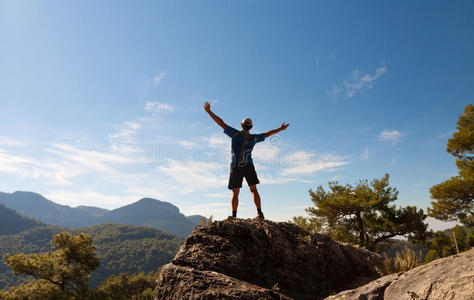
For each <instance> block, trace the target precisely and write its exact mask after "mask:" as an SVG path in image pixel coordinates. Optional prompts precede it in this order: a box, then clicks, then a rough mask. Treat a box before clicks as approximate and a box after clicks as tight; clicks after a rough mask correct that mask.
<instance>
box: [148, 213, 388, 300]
mask: <svg viewBox="0 0 474 300" xmlns="http://www.w3.org/2000/svg"><path fill="white" fill-rule="evenodd" d="M380 261H381V257H380V256H378V255H376V254H374V253H372V252H369V251H367V250H364V249H358V248H354V247H352V246H349V245H345V244H341V243H338V242H335V241H333V240H331V239H330V238H329V237H327V236H324V235H320V234H313V235H310V234H309V233H308V232H306V231H304V230H302V229H301V228H299V227H298V226H296V225H294V224H292V223H276V222H272V221H268V220H260V219H236V218H228V219H227V220H224V221H219V222H212V223H211V224H208V225H201V226H197V227H196V228H195V229H194V230H193V232H192V233H191V235H190V236H189V237H188V238H187V240H186V242H185V244H184V245H183V246H182V247H181V249H180V250H179V251H178V253H177V254H176V256H175V258H174V260H173V261H172V262H171V263H170V264H168V265H166V266H164V267H163V268H162V270H161V272H160V275H159V278H158V280H157V287H156V294H155V299H291V298H293V299H321V298H324V297H326V296H329V295H331V294H333V293H337V292H339V291H342V290H346V289H350V288H355V287H357V286H360V285H362V284H365V283H367V282H369V281H371V280H373V279H375V278H377V277H379V274H378V273H377V271H376V268H375V266H376V265H377V264H378V263H380Z"/></svg>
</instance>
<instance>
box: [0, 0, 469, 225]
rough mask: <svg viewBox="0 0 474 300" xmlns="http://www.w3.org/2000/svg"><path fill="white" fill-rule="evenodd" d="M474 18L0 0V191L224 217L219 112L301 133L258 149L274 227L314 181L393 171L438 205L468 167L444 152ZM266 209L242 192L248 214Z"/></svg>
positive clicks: (304, 5) (397, 8)
mask: <svg viewBox="0 0 474 300" xmlns="http://www.w3.org/2000/svg"><path fill="white" fill-rule="evenodd" d="M473 9H474V3H472V2H470V1H465V2H458V3H457V4H456V5H454V4H450V3H448V2H441V1H418V2H416V3H412V2H410V1H401V2H397V3H380V2H378V1H367V2H365V3H364V5H360V4H356V3H346V2H343V1H331V2H316V1H300V2H298V3H297V4H293V3H290V2H287V1H272V2H270V1H265V0H260V1H252V0H246V1H244V0H242V1H232V2H230V1H228V2H225V1H217V0H212V1H203V2H192V1H172V2H164V1H163V2H162V1H160V2H151V1H149V2H144V3H141V5H134V4H130V3H127V2H125V1H114V2H102V3H94V4H93V5H91V4H89V3H88V2H77V3H71V2H61V1H51V2H41V1H38V2H31V3H21V2H18V1H2V2H0V25H1V26H0V39H1V43H2V46H3V47H0V59H1V65H2V68H1V69H0V101H1V105H2V109H1V110H0V128H1V129H2V130H1V132H0V191H4V192H7V193H12V192H14V191H17V190H21V191H32V192H35V193H38V194H41V195H43V196H44V197H45V198H47V199H49V200H51V201H53V202H55V203H58V204H64V205H69V206H71V207H76V206H80V205H85V206H95V207H100V208H105V209H114V208H118V207H121V206H124V205H128V204H131V203H133V202H136V201H138V200H139V199H141V198H152V199H157V200H158V199H159V200H160V201H165V202H169V203H172V204H173V205H175V206H177V207H178V208H179V209H180V212H181V213H183V214H185V215H187V216H188V215H196V214H198V215H203V216H205V217H209V216H210V215H213V217H214V218H215V219H218V220H219V219H224V218H226V217H227V216H229V215H231V208H230V198H231V192H230V191H229V190H228V189H227V180H228V173H229V170H228V169H229V165H228V161H229V159H230V139H228V138H227V136H225V134H224V133H223V132H222V130H221V128H220V127H218V126H217V125H216V124H215V123H214V122H213V121H212V120H211V119H210V118H209V116H208V115H207V114H206V113H205V112H204V110H203V109H202V105H203V104H204V102H205V101H209V102H210V103H211V105H212V107H211V109H212V111H213V112H214V113H215V114H217V115H218V116H219V117H221V118H222V119H223V120H224V122H226V123H227V124H228V125H230V126H232V127H235V128H237V129H239V127H238V126H239V124H240V120H242V119H243V118H245V117H250V118H251V119H252V121H253V123H254V129H252V130H251V132H252V133H262V132H266V131H268V130H271V129H275V128H277V127H279V126H280V124H281V123H282V122H288V123H290V126H289V127H288V129H287V130H285V131H283V132H281V133H279V134H277V135H275V136H272V137H270V138H268V139H266V141H264V142H263V143H259V144H257V145H256V146H255V150H254V152H253V157H254V161H255V166H256V170H257V174H258V177H259V179H260V182H261V183H260V184H259V185H258V189H259V192H260V195H261V197H262V210H263V212H264V213H265V216H266V217H267V218H268V219H270V220H274V221H288V220H291V219H292V218H293V217H294V216H298V215H303V216H306V215H307V214H306V212H305V211H304V208H306V207H310V206H312V202H311V200H310V196H309V193H308V190H309V189H310V188H311V189H315V188H317V187H318V186H319V185H322V186H323V187H324V188H327V184H328V182H329V181H334V180H337V181H339V182H340V183H343V184H346V183H348V184H352V185H354V184H356V183H357V182H358V181H359V180H362V179H368V180H369V181H370V180H372V179H374V178H381V177H382V176H383V175H384V174H385V173H389V174H390V185H391V186H392V187H395V188H397V190H398V191H399V196H398V200H397V201H396V202H395V203H394V204H395V205H397V206H407V205H416V206H417V207H418V208H422V209H423V210H424V211H425V212H426V208H427V207H429V206H430V205H431V204H430V202H431V199H430V193H429V189H430V187H431V186H433V185H435V184H438V183H440V182H442V181H444V180H446V179H448V178H450V177H451V176H455V175H456V174H457V168H456V164H455V159H454V158H453V157H452V156H451V155H450V154H449V153H447V152H446V144H447V141H448V139H449V138H450V137H451V136H452V134H453V133H454V132H455V129H456V122H457V120H458V118H459V116H460V115H461V113H462V112H463V109H464V107H465V106H466V105H467V104H469V103H472V99H473V97H474V77H473V76H472V70H473V69H474V35H472V28H474V19H473V18H472V17H471V13H470V12H472V11H473ZM78 12H80V13H78ZM86 20H87V21H86ZM137 199H138V200H137ZM255 216H256V210H255V208H254V205H253V201H252V200H251V194H250V192H249V191H248V188H247V186H246V183H245V182H244V183H243V186H242V191H241V193H240V204H239V212H238V217H240V218H253V217H255ZM428 223H429V225H430V228H432V229H445V228H449V227H452V226H453V224H455V223H453V222H442V221H438V220H434V219H430V220H429V222H428Z"/></svg>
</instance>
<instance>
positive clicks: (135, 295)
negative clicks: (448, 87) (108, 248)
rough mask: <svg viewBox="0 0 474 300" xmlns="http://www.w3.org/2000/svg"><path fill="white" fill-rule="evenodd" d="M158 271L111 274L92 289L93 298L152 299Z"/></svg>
mask: <svg viewBox="0 0 474 300" xmlns="http://www.w3.org/2000/svg"><path fill="white" fill-rule="evenodd" d="M157 277H158V272H150V273H148V274H145V273H144V272H141V273H138V274H132V275H127V274H125V273H120V274H119V275H112V276H110V277H109V278H107V279H106V280H105V281H104V282H102V283H101V285H99V286H98V287H97V288H96V289H95V290H94V298H95V299H113V300H128V299H143V300H145V299H153V296H154V295H153V289H154V288H155V285H156V283H155V281H156V279H157Z"/></svg>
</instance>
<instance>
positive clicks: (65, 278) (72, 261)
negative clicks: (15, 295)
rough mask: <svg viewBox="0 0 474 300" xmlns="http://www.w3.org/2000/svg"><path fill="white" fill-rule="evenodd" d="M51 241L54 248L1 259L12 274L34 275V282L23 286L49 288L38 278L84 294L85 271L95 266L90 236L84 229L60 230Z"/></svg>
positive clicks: (95, 259)
mask: <svg viewBox="0 0 474 300" xmlns="http://www.w3.org/2000/svg"><path fill="white" fill-rule="evenodd" d="M51 245H52V247H53V248H56V249H57V250H55V251H48V252H45V253H34V254H23V253H19V254H16V255H13V256H9V255H8V254H6V255H5V256H4V260H5V262H6V263H7V265H8V266H10V267H11V268H12V269H13V271H14V272H15V274H26V275H30V276H33V277H34V278H35V279H37V281H36V284H33V283H31V284H27V285H24V286H23V287H24V288H31V287H35V286H36V287H38V288H39V289H40V290H51V288H49V287H43V286H42V282H45V281H46V282H48V283H50V284H52V285H54V286H56V288H58V289H59V290H60V291H61V292H62V293H70V294H72V295H76V296H78V297H79V296H83V295H87V293H88V282H87V281H88V279H89V275H90V273H91V272H92V271H93V270H94V269H96V268H97V267H98V266H99V258H98V257H97V254H96V253H95V252H94V250H95V246H94V245H93V244H92V238H91V237H90V236H89V235H87V234H84V233H79V234H77V235H72V234H70V233H68V232H61V233H58V234H56V235H55V236H54V237H53V239H52V241H51ZM39 280H42V281H39ZM48 286H49V285H48ZM18 289H20V287H17V288H16V290H18Z"/></svg>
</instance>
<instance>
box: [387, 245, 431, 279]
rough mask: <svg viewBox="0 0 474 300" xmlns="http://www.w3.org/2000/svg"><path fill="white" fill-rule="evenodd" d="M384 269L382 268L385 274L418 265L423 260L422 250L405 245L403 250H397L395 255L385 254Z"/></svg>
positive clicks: (407, 269)
mask: <svg viewBox="0 0 474 300" xmlns="http://www.w3.org/2000/svg"><path fill="white" fill-rule="evenodd" d="M384 256H385V259H384V261H383V265H382V269H381V270H380V271H381V272H382V273H383V274H384V275H387V274H393V273H398V272H406V271H409V270H411V269H413V268H415V267H417V266H419V265H420V264H421V262H422V257H423V253H422V252H421V251H419V252H415V251H413V250H412V249H410V248H409V247H408V246H406V245H405V248H403V250H402V251H399V252H397V254H396V256H395V257H389V256H387V254H384Z"/></svg>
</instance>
